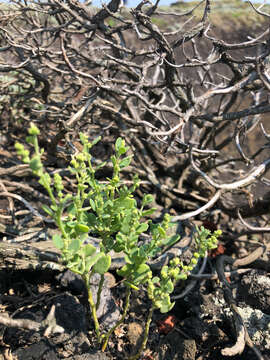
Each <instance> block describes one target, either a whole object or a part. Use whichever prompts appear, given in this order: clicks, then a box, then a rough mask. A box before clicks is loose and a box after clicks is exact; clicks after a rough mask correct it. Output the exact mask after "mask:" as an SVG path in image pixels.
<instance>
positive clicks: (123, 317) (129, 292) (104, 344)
mask: <svg viewBox="0 0 270 360" xmlns="http://www.w3.org/2000/svg"><path fill="white" fill-rule="evenodd" d="M130 294H131V289H130V288H129V287H128V288H127V290H126V302H125V308H124V312H123V315H122V316H121V319H120V320H118V321H117V323H116V324H115V325H114V326H113V327H112V328H111V329H110V330H109V331H108V332H107V334H105V336H104V342H103V345H102V348H101V350H102V351H105V350H106V347H107V345H108V341H109V338H110V336H111V335H112V333H113V332H114V331H115V329H116V328H117V327H118V326H119V325H121V324H122V322H123V321H124V320H125V317H126V315H127V311H128V308H129V299H130Z"/></svg>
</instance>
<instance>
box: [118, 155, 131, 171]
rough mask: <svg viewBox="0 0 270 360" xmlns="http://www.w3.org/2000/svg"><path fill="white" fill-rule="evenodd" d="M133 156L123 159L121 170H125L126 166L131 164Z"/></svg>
mask: <svg viewBox="0 0 270 360" xmlns="http://www.w3.org/2000/svg"><path fill="white" fill-rule="evenodd" d="M131 159H132V156H127V157H125V158H124V159H122V160H121V161H120V163H119V166H120V169H123V168H125V167H126V166H128V165H129V164H130V162H131Z"/></svg>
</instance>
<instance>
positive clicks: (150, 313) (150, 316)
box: [128, 305, 155, 360]
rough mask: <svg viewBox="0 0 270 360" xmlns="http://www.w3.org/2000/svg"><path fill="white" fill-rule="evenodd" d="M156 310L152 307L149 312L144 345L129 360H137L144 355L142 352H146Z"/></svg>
mask: <svg viewBox="0 0 270 360" xmlns="http://www.w3.org/2000/svg"><path fill="white" fill-rule="evenodd" d="M154 309H155V308H154V306H153V305H152V306H151V308H150V310H149V313H148V317H147V320H146V326H145V330H144V335H143V341H142V344H141V346H140V349H139V350H138V352H137V354H136V355H134V356H131V357H130V358H129V359H128V360H137V359H139V357H140V356H141V354H142V352H143V350H144V348H145V346H146V343H147V340H148V334H149V328H150V324H151V320H152V316H153V311H154Z"/></svg>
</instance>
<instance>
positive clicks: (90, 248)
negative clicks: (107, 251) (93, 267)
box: [82, 244, 97, 257]
mask: <svg viewBox="0 0 270 360" xmlns="http://www.w3.org/2000/svg"><path fill="white" fill-rule="evenodd" d="M96 251H97V249H96V247H95V246H94V245H92V244H86V245H84V246H83V247H82V252H83V253H84V255H85V257H89V256H92V255H93V254H94V253H95V252H96Z"/></svg>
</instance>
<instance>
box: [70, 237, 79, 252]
mask: <svg viewBox="0 0 270 360" xmlns="http://www.w3.org/2000/svg"><path fill="white" fill-rule="evenodd" d="M80 247H81V242H80V240H78V239H74V240H72V241H71V243H70V244H69V246H68V250H69V251H70V252H71V253H76V252H77V251H78V250H79V249H80Z"/></svg>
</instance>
